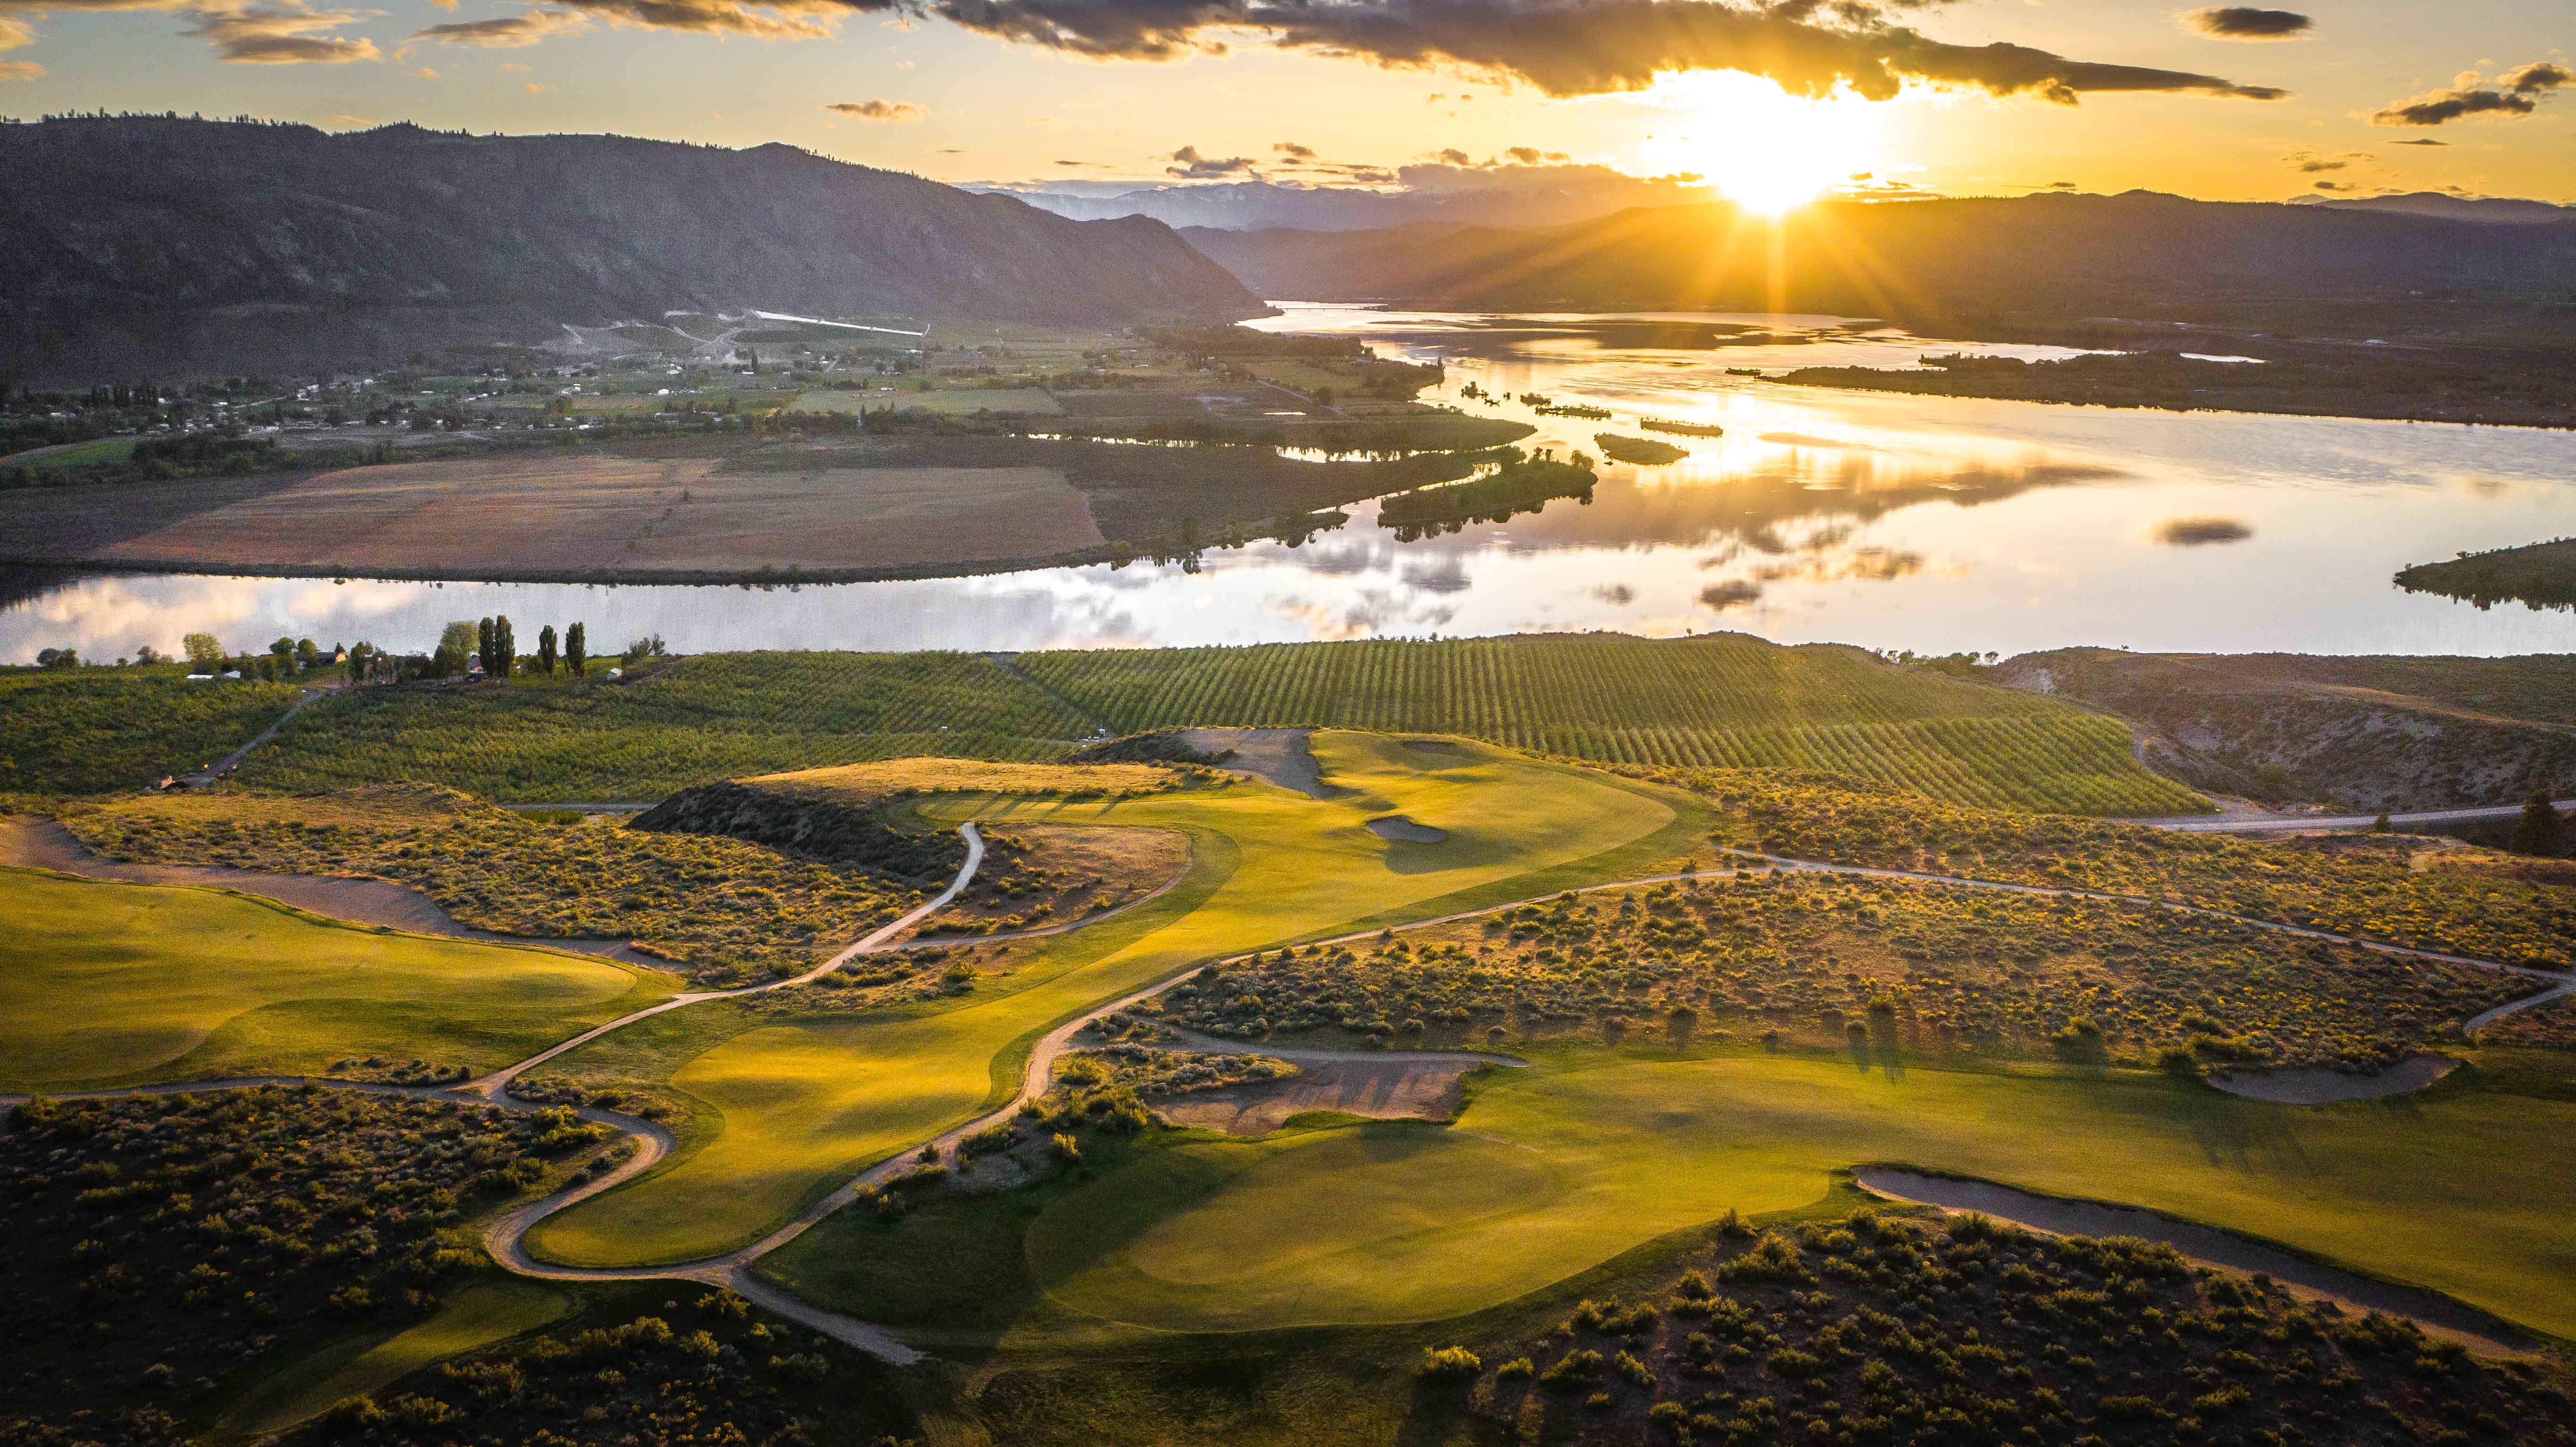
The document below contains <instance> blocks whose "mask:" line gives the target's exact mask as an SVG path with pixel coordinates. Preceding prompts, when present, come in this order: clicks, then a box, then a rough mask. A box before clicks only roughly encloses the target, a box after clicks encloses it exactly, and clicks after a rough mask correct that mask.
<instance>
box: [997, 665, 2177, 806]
mask: <svg viewBox="0 0 2576 1447" xmlns="http://www.w3.org/2000/svg"><path fill="white" fill-rule="evenodd" d="M1019 663H1020V667H1021V668H1023V669H1024V670H1026V671H1027V672H1028V673H1029V675H1030V676H1031V677H1034V678H1037V679H1039V680H1041V681H1043V682H1045V683H1047V684H1049V685H1050V686H1052V687H1054V688H1055V689H1056V690H1058V691H1059V692H1060V693H1062V694H1063V695H1064V696H1065V697H1067V698H1069V699H1071V700H1073V701H1074V702H1075V703H1076V704H1078V705H1080V706H1081V707H1082V708H1083V709H1085V710H1086V711H1088V712H1090V713H1094V714H1097V715H1099V716H1100V717H1102V718H1104V719H1106V720H1108V721H1109V723H1110V724H1111V726H1112V727H1114V728H1116V729H1118V730H1120V731H1121V732H1126V731H1132V730H1136V729H1146V728H1161V727H1168V726H1173V725H1182V724H1239V725H1246V726H1253V727H1280V726H1294V725H1315V726H1318V727H1325V728H1355V729H1406V730H1410V729H1418V730H1422V731H1425V732H1436V733H1454V734H1464V735H1467V736H1469V737H1474V738H1483V739H1489V740H1491V741H1493V742H1495V743H1500V744H1506V745H1509V746H1511V747H1513V748H1519V749H1528V750H1530V751H1532V752H1536V753H1547V754H1561V755H1565V756H1568V757H1572V758H1581V759H1592V760H1598V761H1601V762H1604V763H1614V764H1667V765H1691V764H1696V765H1706V766H1713V767H1720V768H1764V767H1785V768H1807V769H1826V770H1831V771H1834V772H1837V773H1842V774H1847V775H1851V776H1853V777H1857V778H1863V779H1869V780H1873V781H1876V782H1880V783H1888V784H1895V785H1899V786H1901V787H1904V788H1909V789H1915V790H1919V791H1921V792H1923V793H1927V794H1931V795H1934V796H1935V797H1938V798H1943V799H1947V800H1950V801H1951V802H1954V803H1962V804H1983V805H1988V806H1995V807H2011V808H2025V809H2040V810H2047V811H2052V812H2063V813H2073V814H2182V813H2191V812H2194V811H2197V810H2199V809H2202V808H2205V807H2206V805H2205V804H2204V803H2203V802H2202V801H2201V800H2200V798H2199V796H2197V795H2195V794H2193V793H2192V792H2191V791H2189V790H2188V789H2185V788H2183V787H2182V786H2180V785H2178V784H2174V783H2171V782H2169V781H2167V780H2164V779H2160V778H2158V777H2156V776H2155V775H2153V774H2150V773H2148V772H2147V771H2146V770H2145V769H2143V768H2140V767H2139V766H2138V765H2137V764H2136V762H2135V761H2134V760H2132V758H2131V757H2130V754H2129V736H2128V733H2127V731H2126V730H2125V729H2123V728H2121V726H2120V725H2118V724H2117V723H2114V722H2112V721H2110V720H2108V719H2104V718H2100V717H2097V716H2095V715H2092V714H2087V713H2083V712H2081V711H2079V710H2076V709H2072V708H2069V707H2068V706H2066V705H2064V704H2060V703H2056V702H2052V701H2050V700H2048V699H2044V698H2039V697H2036V696H2034V695H2030V694H2024V693H2017V692H2014V691H2012V690H2008V689H2001V688H1993V687H1988V686H1985V685H1982V684H1976V683H1969V682H1964V681H1961V680H1958V679H1953V678H1950V677H1948V676H1947V675H1944V674H1939V673H1934V672H1931V671H1929V670H1924V669H1915V668H1902V667H1897V666H1894V665H1890V664H1886V663H1882V662H1880V661H1879V660H1877V659H1875V658H1872V657H1871V656H1870V655H1868V654H1866V653H1863V652H1862V651H1860V650H1859V649H1855V648H1844V647H1839V646H1833V645H1816V646H1809V647H1801V648H1782V647H1779V646H1777V645H1775V644H1771V643H1767V642H1764V641H1762V640H1760V639H1757V638H1751V637H1746V636H1744V635H1741V634H1718V635H1712V636H1709V637H1705V638H1693V639H1674V640H1662V641H1655V640H1649V639H1642V638H1630V637H1625V636H1621V635H1613V634H1591V635H1581V636H1553V635H1533V636H1525V637H1517V638H1478V639H1456V640H1449V641H1434V642H1366V643H1281V644H1261V645H1256V646H1254V647H1249V648H1170V649H1152V650H1135V651H1127V652H1080V653H1041V654H1029V655H1025V656H1023V657H1022V658H1021V659H1020V660H1019Z"/></svg>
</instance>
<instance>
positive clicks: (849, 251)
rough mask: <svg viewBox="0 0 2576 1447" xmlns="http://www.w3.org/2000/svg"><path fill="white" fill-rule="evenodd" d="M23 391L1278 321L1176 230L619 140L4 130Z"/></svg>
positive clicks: (816, 160)
mask: <svg viewBox="0 0 2576 1447" xmlns="http://www.w3.org/2000/svg"><path fill="white" fill-rule="evenodd" d="M0 174H5V175H6V176H8V178H9V184H8V185H7V186H6V187H0V256H6V257H8V258H9V265H8V266H7V268H6V269H5V272H0V380H6V381H42V380H51V379H61V380H67V381H79V382H87V381H93V380H96V379H97V378H99V377H103V376H153V375H167V374H170V373H173V372H225V371H254V370H263V371H312V370H324V369H329V368H335V367H342V366H364V365H374V364H378V363H382V362H392V361H400V360H403V359H404V358H405V357H407V356H409V355H411V354H414V353H416V352H421V351H436V350H442V349H450V348H459V347H472V346H478V345H489V344H496V343H506V344H517V345H526V344H530V343H533V342H538V341H543V340H546V339H548V338H552V337H561V336H562V335H563V334H564V333H563V328H564V326H565V325H566V324H574V325H587V324H600V323H606V322H612V321H618V320H627V319H643V318H656V317H659V316H661V315H662V314H664V313H665V312H669V311H675V310H685V311H718V310H742V309H749V308H763V309H770V310H775V311H780V312H791V313H804V314H820V315H827V316H869V315H875V316H904V315H912V316H918V315H921V314H924V313H935V314H938V315H942V316H949V317H990V318H995V319H1011V320H1019V321H1030V322H1041V323H1054V324H1063V325H1123V324H1127V323H1133V322H1140V321H1154V320H1176V321H1195V322H1222V321H1231V320H1235V319H1238V318H1242V317H1248V316H1257V315H1260V314H1262V313H1263V312H1264V311H1265V310H1266V308H1264V307H1263V305H1262V304H1261V301H1260V299H1259V298H1257V297H1255V296H1253V295H1252V294H1251V293H1250V292H1248V291H1246V290H1245V289H1244V288H1243V287H1242V286H1241V285H1240V284H1239V283H1238V282H1236V281H1235V279H1234V278H1233V277H1231V276H1229V275H1227V274H1226V273H1225V272H1224V271H1223V270H1221V269H1220V268H1219V267H1217V266H1216V265H1215V264H1214V263H1212V262H1210V261H1208V260H1207V259H1206V258H1205V257H1203V256H1202V255H1201V254H1200V253H1198V252H1197V251H1194V250H1192V249H1191V248H1190V247H1189V246H1188V245H1186V244H1185V243H1183V242H1182V241H1181V240H1180V238H1179V237H1178V236H1176V235H1175V234H1174V233H1173V232H1172V231H1171V229H1170V228H1168V227H1166V226H1164V225H1163V224H1162V223H1161V222H1158V221H1153V220H1148V219H1145V218H1142V217H1129V218H1126V219H1122V220H1104V221H1075V220H1069V219H1067V218H1064V217H1060V216H1055V215H1051V214H1049V213H1048V212H1045V211H1042V210H1039V209H1038V208H1036V207H1033V206H1028V205H1025V204H1023V203H1021V202H1019V201H1016V200H1013V199H1011V198H1009V197H1005V196H979V195H973V194H970V193H968V192H964V191H960V190H957V189H955V188H953V187H949V186H943V185H940V184H938V183H936V182H932V181H927V180H923V179H921V178H920V177H917V176H910V175H904V174H901V173H897V172H892V171H881V170H875V169H871V168H869V167H865V166H853V165H847V164H844V163H842V162H838V161H832V160H827V159H825V158H823V157H820V156H816V155H812V154H810V153H808V152H805V151H801V150H798V149H796V148H794V147H790V146H784V145H766V146H759V147H754V148H752V149H749V150H741V151H736V150H729V149H725V148H721V147H711V146H695V145H685V144H675V143H670V142H662V141H646V140H634V139H629V138H626V137H621V136H498V135H494V136H475V135H464V134H456V133H447V132H434V131H428V130H423V129H421V128H419V127H416V126H411V125H393V126H386V127H382V128H379V129H376V130H370V131H362V132H353V133H345V134H338V135H334V134H329V133H325V132H323V131H319V130H315V129H313V128H311V127H306V126H297V125H279V124H268V123H260V122H239V121H229V122H228V121H205V120H196V119H185V118H179V117H144V116H128V117H70V118H56V119H48V120H46V121H43V122H40V123H34V124H19V125H5V126H0Z"/></svg>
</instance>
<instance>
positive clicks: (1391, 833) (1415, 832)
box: [1368, 814, 1449, 844]
mask: <svg viewBox="0 0 2576 1447" xmlns="http://www.w3.org/2000/svg"><path fill="white" fill-rule="evenodd" d="M1368 832H1370V833H1371V834H1374V835H1376V836H1377V837H1378V838H1380V839H1401V840H1403V841H1404V842H1405V843H1407V844H1437V843H1439V842H1440V841H1441V840H1443V839H1446V838H1448V837H1449V831H1448V830H1446V829H1434V828H1432V827H1431V826H1430V825H1428V824H1416V823H1414V822H1413V821H1412V820H1410V819H1407V818H1405V817H1404V816H1403V815H1401V814H1389V815H1386V816H1385V817H1383V818H1379V819H1371V820H1370V821H1368Z"/></svg>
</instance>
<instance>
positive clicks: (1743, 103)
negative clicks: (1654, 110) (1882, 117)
mask: <svg viewBox="0 0 2576 1447" xmlns="http://www.w3.org/2000/svg"><path fill="white" fill-rule="evenodd" d="M1655 91H1656V92H1658V93H1660V95H1659V96H1658V98H1659V99H1660V100H1662V101H1663V103H1664V104H1666V105H1667V106H1669V107H1670V109H1671V110H1672V112H1673V118H1672V120H1671V121H1669V122H1668V123H1666V124H1665V125H1663V126H1659V127H1658V128H1657V130H1656V132H1655V134H1653V135H1651V136H1648V137H1647V138H1646V139H1645V141H1644V142H1642V143H1641V144H1640V146H1639V148H1638V149H1639V152H1640V155H1641V157H1642V159H1644V160H1645V162H1646V163H1647V164H1648V165H1650V166H1652V167H1654V168H1656V169H1658V170H1662V171H1666V172H1675V171H1693V172H1697V173H1698V174H1700V175H1702V176H1704V177H1706V178H1707V179H1708V181H1709V184H1710V185H1712V186H1714V187H1715V188H1716V189H1717V190H1718V191H1719V192H1720V193H1721V194H1723V195H1724V196H1725V197H1726V198H1727V199H1728V200H1730V201H1733V202H1734V203H1735V204H1737V205H1738V206H1741V207H1743V208H1745V209H1746V210H1748V211H1756V212H1760V213H1761V214H1763V215H1765V216H1777V215H1780V214H1781V213H1783V212H1786V211H1790V210H1794V209H1796V208H1797V207H1800V206H1803V205H1805V204H1806V203H1808V202H1810V201H1813V200H1815V199H1816V198H1817V197H1819V196H1822V195H1824V194H1825V193H1826V192H1827V191H1830V190H1832V189H1833V188H1834V187H1836V186H1839V185H1842V184H1844V183H1846V182H1848V181H1850V180H1851V179H1852V178H1853V177H1855V176H1857V175H1860V174H1862V173H1864V172H1870V171H1875V170H1877V169H1879V162H1878V159H1877V146H1876V139H1877V138H1876V135H1875V131H1876V125H1875V121H1874V118H1873V116H1872V114H1871V111H1872V107H1871V104H1870V102H1868V101H1865V100H1862V99H1860V98H1859V97H1857V96H1850V95H1837V96H1830V97H1827V98H1825V99H1823V100H1804V99H1801V98H1799V97H1797V96H1793V95H1789V94H1787V93H1786V92H1784V91H1782V90H1781V89H1780V87H1778V86H1777V85H1774V84H1772V83H1771V82H1770V81H1767V80H1764V79H1761V78H1760V77H1758V76H1750V75H1744V74H1741V73H1739V72H1736V71H1694V72H1691V73H1689V74H1686V75H1676V76H1666V77H1664V78H1663V80H1662V81H1661V82H1660V83H1659V84H1658V85H1657V86H1656V87H1655Z"/></svg>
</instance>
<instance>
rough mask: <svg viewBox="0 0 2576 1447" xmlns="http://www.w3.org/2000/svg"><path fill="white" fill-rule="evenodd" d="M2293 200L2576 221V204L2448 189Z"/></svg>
mask: <svg viewBox="0 0 2576 1447" xmlns="http://www.w3.org/2000/svg"><path fill="white" fill-rule="evenodd" d="M2290 204H2291V205H2293V206H2324V207H2327V208H2329V209H2332V210H2336V211H2402V212H2405V213H2406V214H2408V215H2410V216H2440V217H2444V218H2446V219H2449V220H2452V221H2491V222H2497V223H2500V224H2504V225H2515V226H2527V225H2531V224H2533V223H2542V224H2546V223H2548V222H2552V221H2576V206H2557V205H2552V204H2551V203H2549V202H2547V201H2518V200H2515V199H2513V198H2511V197H2507V196H2454V195H2451V194H2450V193H2448V192H2446V191H2409V192H2407V193H2405V194H2404V195H2401V196H2302V197H2300V198H2298V199H2297V200H2295V201H2293V202H2291V203H2290Z"/></svg>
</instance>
